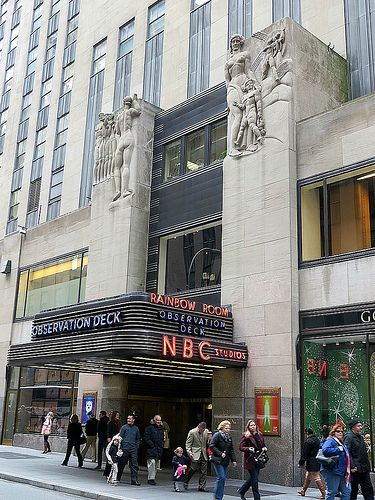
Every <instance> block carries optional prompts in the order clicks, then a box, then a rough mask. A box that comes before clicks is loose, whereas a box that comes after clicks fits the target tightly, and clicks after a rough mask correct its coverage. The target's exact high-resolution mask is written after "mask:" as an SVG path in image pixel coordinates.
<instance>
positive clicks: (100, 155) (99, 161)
mask: <svg viewBox="0 0 375 500" xmlns="http://www.w3.org/2000/svg"><path fill="white" fill-rule="evenodd" d="M105 135H106V124H105V114H104V113H99V123H98V124H97V126H96V128H95V154H94V158H95V165H94V184H97V183H98V182H100V180H101V171H102V166H103V162H104V140H105V139H104V138H105Z"/></svg>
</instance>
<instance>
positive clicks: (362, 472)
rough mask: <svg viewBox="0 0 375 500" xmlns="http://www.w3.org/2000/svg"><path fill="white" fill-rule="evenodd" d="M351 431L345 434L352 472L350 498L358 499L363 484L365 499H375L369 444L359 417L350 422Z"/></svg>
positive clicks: (351, 499) (352, 499)
mask: <svg viewBox="0 0 375 500" xmlns="http://www.w3.org/2000/svg"><path fill="white" fill-rule="evenodd" d="M348 426H349V428H350V432H349V433H348V434H347V435H346V436H345V439H344V443H345V444H346V446H347V447H348V450H349V454H350V469H351V473H352V481H351V485H352V491H351V493H350V500H357V495H358V486H359V485H361V490H362V495H363V498H364V499H365V500H374V489H373V487H372V484H371V480H370V462H369V459H368V455H367V446H366V443H365V440H364V439H363V436H361V432H362V430H363V424H362V422H361V420H360V419H359V418H354V419H353V420H350V421H349V422H348Z"/></svg>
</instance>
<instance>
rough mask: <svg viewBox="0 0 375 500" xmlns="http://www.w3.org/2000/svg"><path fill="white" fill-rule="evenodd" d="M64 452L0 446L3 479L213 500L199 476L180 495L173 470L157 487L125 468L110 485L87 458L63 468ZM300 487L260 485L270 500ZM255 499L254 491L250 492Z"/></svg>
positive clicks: (144, 497)
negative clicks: (134, 478) (133, 481)
mask: <svg viewBox="0 0 375 500" xmlns="http://www.w3.org/2000/svg"><path fill="white" fill-rule="evenodd" d="M63 458H64V455H63V454H62V453H48V454H46V455H43V454H41V452H40V451H37V450H32V449H29V448H17V447H14V446H0V478H1V479H6V480H9V481H15V482H18V483H25V484H30V485H33V486H37V487H39V488H46V489H49V490H54V491H58V492H60V493H69V494H71V495H73V496H75V497H76V498H77V497H85V498H93V499H97V500H117V499H121V500H172V499H174V500H176V498H179V497H180V496H181V497H182V498H185V500H189V499H190V500H211V498H212V495H210V494H209V493H200V492H198V491H197V479H195V477H194V478H193V480H192V481H191V484H190V486H189V490H188V491H186V492H185V493H183V496H182V495H179V494H178V493H175V492H174V491H173V487H172V481H171V476H170V474H171V473H170V471H169V470H168V471H162V472H159V473H158V476H157V478H156V479H157V483H158V484H157V486H149V485H147V472H146V470H145V469H141V471H140V474H139V480H140V482H141V484H142V485H141V486H139V487H137V486H130V484H129V471H128V468H125V471H124V475H123V478H122V479H123V481H125V482H121V483H120V484H119V485H118V486H110V485H108V484H107V483H106V482H105V479H104V477H103V472H100V471H97V470H94V467H95V465H96V464H93V463H92V462H91V460H85V463H84V467H83V468H82V469H79V468H78V467H77V458H76V457H74V456H72V457H71V458H70V462H69V464H70V466H69V467H62V466H61V462H62V461H63ZM213 484H214V478H209V479H208V484H207V487H208V489H209V490H210V491H212V487H213ZM241 484H242V482H241V481H239V480H228V481H227V483H226V488H225V499H226V500H233V499H234V498H237V499H238V498H239V497H238V495H237V494H236V489H237V488H238V487H239V486H240V485H241ZM297 489H298V488H287V487H284V486H277V485H271V484H264V483H261V484H260V493H261V496H262V497H263V496H264V497H267V500H281V499H283V500H296V499H297V498H299V499H300V498H301V497H300V496H299V495H298V494H297ZM318 493H319V492H318V490H315V489H311V490H309V491H308V495H306V497H305V498H315V499H316V498H318V497H319V494H318ZM247 496H248V498H252V495H251V492H249V493H248V494H247Z"/></svg>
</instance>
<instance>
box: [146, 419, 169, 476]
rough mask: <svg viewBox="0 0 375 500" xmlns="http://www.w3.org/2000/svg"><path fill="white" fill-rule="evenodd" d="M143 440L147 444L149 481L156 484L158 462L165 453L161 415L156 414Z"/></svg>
mask: <svg viewBox="0 0 375 500" xmlns="http://www.w3.org/2000/svg"><path fill="white" fill-rule="evenodd" d="M143 440H144V443H145V445H146V457H147V482H148V484H151V485H153V486H154V485H155V484H156V481H155V478H156V463H157V461H158V460H160V459H161V457H162V455H163V441H164V430H163V427H162V425H161V416H160V415H155V416H154V418H153V419H151V421H150V425H148V426H147V427H146V429H145V433H144V435H143Z"/></svg>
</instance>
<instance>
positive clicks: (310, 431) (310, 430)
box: [305, 427, 314, 435]
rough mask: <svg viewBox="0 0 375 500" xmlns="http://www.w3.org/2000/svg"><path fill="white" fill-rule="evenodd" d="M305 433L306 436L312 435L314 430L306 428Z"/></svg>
mask: <svg viewBox="0 0 375 500" xmlns="http://www.w3.org/2000/svg"><path fill="white" fill-rule="evenodd" d="M305 432H306V434H309V435H311V434H314V429H312V428H311V427H307V429H305Z"/></svg>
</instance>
